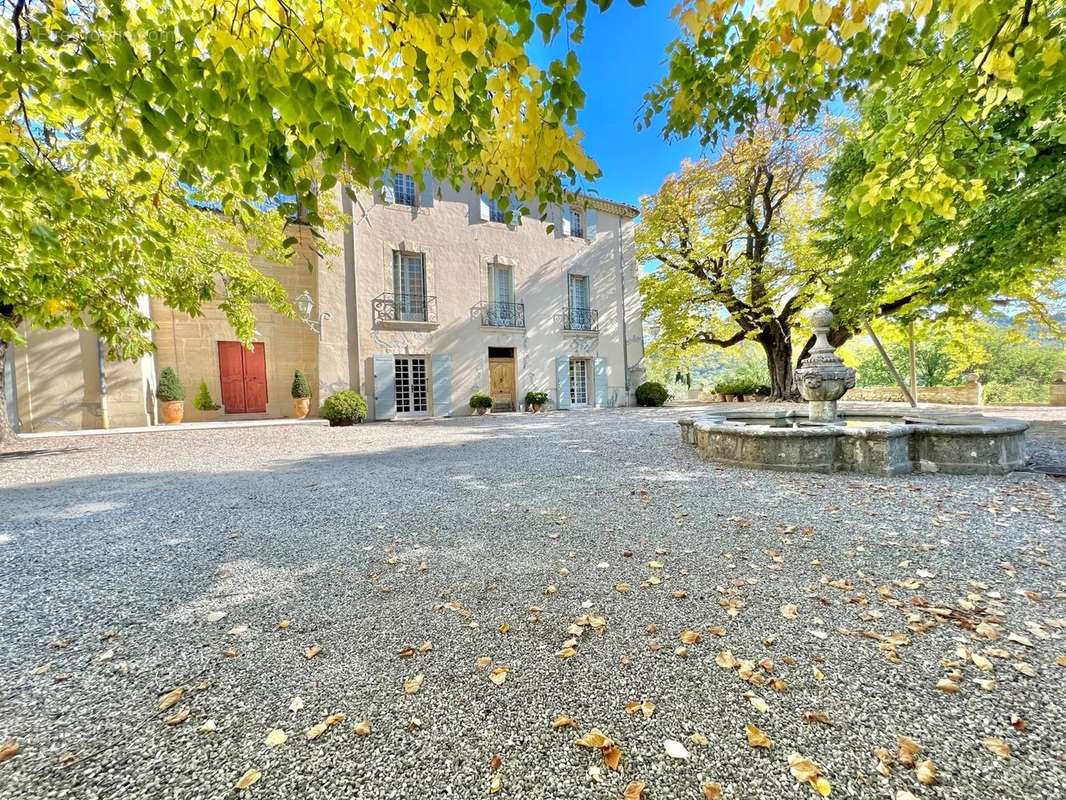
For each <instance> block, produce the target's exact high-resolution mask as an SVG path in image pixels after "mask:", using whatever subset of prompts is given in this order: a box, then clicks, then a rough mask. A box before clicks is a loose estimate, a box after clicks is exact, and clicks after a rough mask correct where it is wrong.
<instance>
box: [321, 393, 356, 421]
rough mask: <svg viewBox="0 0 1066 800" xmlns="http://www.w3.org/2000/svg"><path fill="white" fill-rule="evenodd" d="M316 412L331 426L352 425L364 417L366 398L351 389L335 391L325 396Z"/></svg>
mask: <svg viewBox="0 0 1066 800" xmlns="http://www.w3.org/2000/svg"><path fill="white" fill-rule="evenodd" d="M318 413H319V414H320V415H321V416H322V418H323V419H328V420H329V424H330V426H332V427H341V426H347V425H354V424H355V423H357V422H362V421H363V420H364V419H366V400H364V399H363V396H362V395H361V394H359V393H358V392H353V391H351V390H347V391H343V392H337V393H336V394H331V395H330V396H329V397H327V398H326V402H324V403H323V404H322V408H320V409H319V410H318Z"/></svg>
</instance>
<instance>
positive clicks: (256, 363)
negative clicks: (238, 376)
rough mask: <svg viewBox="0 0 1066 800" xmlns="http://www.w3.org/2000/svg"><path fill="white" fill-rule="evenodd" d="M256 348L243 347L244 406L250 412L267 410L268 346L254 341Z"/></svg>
mask: <svg viewBox="0 0 1066 800" xmlns="http://www.w3.org/2000/svg"><path fill="white" fill-rule="evenodd" d="M252 347H253V348H254V349H252V350H245V349H244V348H243V347H242V348H241V354H242V355H243V356H244V407H245V410H247V411H249V412H261V411H266V410H267V362H266V347H265V346H264V345H263V343H262V342H254V343H253V344H252Z"/></svg>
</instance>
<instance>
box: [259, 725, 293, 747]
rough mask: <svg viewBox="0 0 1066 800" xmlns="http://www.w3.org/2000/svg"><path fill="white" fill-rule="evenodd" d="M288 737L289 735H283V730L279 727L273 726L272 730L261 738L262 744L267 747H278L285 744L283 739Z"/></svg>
mask: <svg viewBox="0 0 1066 800" xmlns="http://www.w3.org/2000/svg"><path fill="white" fill-rule="evenodd" d="M288 738H289V737H288V736H286V735H285V731H283V730H282V729H281V728H274V730H272V731H271V732H270V733H268V734H267V737H266V739H264V740H263V744H265V745H266V746H267V747H279V746H280V745H283V744H285V740H286V739H288Z"/></svg>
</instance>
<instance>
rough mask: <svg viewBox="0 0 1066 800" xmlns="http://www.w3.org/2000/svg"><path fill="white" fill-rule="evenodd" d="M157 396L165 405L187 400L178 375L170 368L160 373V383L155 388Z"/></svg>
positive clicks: (165, 368)
mask: <svg viewBox="0 0 1066 800" xmlns="http://www.w3.org/2000/svg"><path fill="white" fill-rule="evenodd" d="M155 396H156V397H157V398H158V399H159V400H162V401H163V402H164V403H169V402H173V401H175V400H184V399H185V387H184V386H182V385H181V381H180V380H179V379H178V375H177V373H176V372H174V370H173V369H171V368H170V367H164V368H163V371H162V372H160V373H159V383H157V384H156V387H155Z"/></svg>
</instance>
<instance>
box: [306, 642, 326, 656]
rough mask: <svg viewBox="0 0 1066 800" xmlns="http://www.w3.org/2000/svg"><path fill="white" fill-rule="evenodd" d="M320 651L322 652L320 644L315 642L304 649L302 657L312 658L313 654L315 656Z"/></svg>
mask: <svg viewBox="0 0 1066 800" xmlns="http://www.w3.org/2000/svg"><path fill="white" fill-rule="evenodd" d="M321 652H322V646H321V645H317V644H314V645H311V646H310V647H308V648H307V649H306V650H304V658H307V659H311V658H314V657H315V656H317V655H318V654H319V653H321Z"/></svg>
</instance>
